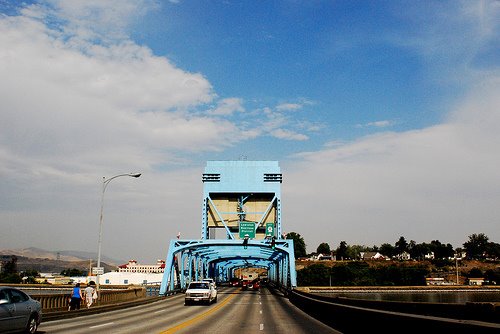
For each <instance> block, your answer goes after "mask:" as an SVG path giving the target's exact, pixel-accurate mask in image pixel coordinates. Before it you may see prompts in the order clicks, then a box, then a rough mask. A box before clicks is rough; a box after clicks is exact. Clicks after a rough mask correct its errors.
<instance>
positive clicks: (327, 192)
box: [0, 0, 500, 263]
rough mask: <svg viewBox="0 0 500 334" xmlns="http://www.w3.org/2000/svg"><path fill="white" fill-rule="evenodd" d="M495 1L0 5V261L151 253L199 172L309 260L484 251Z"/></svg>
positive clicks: (150, 256) (171, 229) (158, 249)
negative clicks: (235, 191) (272, 175)
mask: <svg viewBox="0 0 500 334" xmlns="http://www.w3.org/2000/svg"><path fill="white" fill-rule="evenodd" d="M499 18H500V2H498V1H486V0H484V1H472V0H467V1H456V0H452V1H340V0H339V1H333V0H331V1H320V0H317V1H316V0H310V1H300V0H283V1H243V0H242V1H236V0H234V1H233V0H220V1H219V0H212V1H194V0H171V1H159V0H158V1H154V0H103V1H101V0H70V1H62V0H46V1H42V0H40V1H14V0H11V1H9V0H0V117H1V121H0V228H1V233H0V249H17V248H26V247H38V248H42V249H46V250H53V251H61V250H80V251H95V252H97V246H98V245H97V244H98V231H99V210H100V204H101V194H102V184H103V177H106V178H109V177H112V176H114V175H119V174H123V173H131V172H134V173H135V172H140V173H142V176H141V177H140V178H131V177H121V178H118V179H114V180H113V181H112V182H110V183H109V184H108V187H107V189H106V192H105V200H104V215H103V217H104V220H103V231H102V253H103V254H105V255H106V256H109V257H112V258H115V259H119V260H125V261H126V260H129V259H136V260H138V261H139V262H141V263H154V262H155V261H156V259H164V258H165V257H166V254H167V251H168V245H169V242H170V240H171V239H174V238H175V237H176V235H177V233H179V232H180V233H181V238H182V239H199V238H200V231H201V216H202V210H201V207H202V196H203V183H202V182H201V176H202V174H203V170H204V167H205V165H206V161H208V160H240V159H246V160H275V161H279V164H280V167H281V171H282V174H283V184H282V229H283V231H284V232H285V233H287V232H296V233H299V234H300V235H301V236H302V237H303V238H304V240H305V242H306V244H307V251H308V252H313V251H315V250H316V248H317V246H318V245H319V244H320V243H322V242H327V243H328V244H329V245H330V246H331V248H336V247H338V245H339V243H340V242H341V241H346V242H347V244H349V245H366V246H373V245H381V244H382V243H390V244H394V243H395V242H396V241H397V240H398V239H399V237H400V236H403V237H405V239H406V240H407V241H410V240H414V241H415V242H417V243H422V242H430V241H432V240H439V241H441V242H442V243H451V244H452V245H453V246H454V247H462V244H463V243H464V242H466V241H467V240H468V236H469V235H471V234H473V233H484V234H486V236H488V237H489V239H490V241H493V242H500V228H499V226H500V168H499V166H500V149H499V147H500V67H499V65H500V19H499Z"/></svg>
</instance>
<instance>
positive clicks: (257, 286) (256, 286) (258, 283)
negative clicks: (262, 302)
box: [252, 280, 260, 290]
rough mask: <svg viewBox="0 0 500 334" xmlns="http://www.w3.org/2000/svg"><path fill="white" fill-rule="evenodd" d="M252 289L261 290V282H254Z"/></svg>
mask: <svg viewBox="0 0 500 334" xmlns="http://www.w3.org/2000/svg"><path fill="white" fill-rule="evenodd" d="M252 289H254V290H259V289H260V281H259V280H254V281H253V282H252Z"/></svg>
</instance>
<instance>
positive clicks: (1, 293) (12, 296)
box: [0, 287, 42, 333]
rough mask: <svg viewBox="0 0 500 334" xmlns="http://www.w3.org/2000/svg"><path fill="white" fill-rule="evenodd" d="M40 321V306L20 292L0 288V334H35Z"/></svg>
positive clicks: (13, 289)
mask: <svg viewBox="0 0 500 334" xmlns="http://www.w3.org/2000/svg"><path fill="white" fill-rule="evenodd" d="M41 321H42V305H41V304H40V302H39V301H37V300H34V299H33V298H31V297H30V296H29V295H27V294H26V293H24V292H22V291H21V290H18V289H15V288H10V287H0V333H7V332H9V333H10V332H22V331H24V332H26V333H35V332H36V330H37V328H38V325H40V322H41Z"/></svg>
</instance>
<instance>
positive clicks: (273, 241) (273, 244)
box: [271, 237, 276, 249]
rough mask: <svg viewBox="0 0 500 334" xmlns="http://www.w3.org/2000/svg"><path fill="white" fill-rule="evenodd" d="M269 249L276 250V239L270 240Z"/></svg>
mask: <svg viewBox="0 0 500 334" xmlns="http://www.w3.org/2000/svg"><path fill="white" fill-rule="evenodd" d="M271 248H272V249H276V237H273V238H272V239H271Z"/></svg>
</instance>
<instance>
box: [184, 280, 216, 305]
mask: <svg viewBox="0 0 500 334" xmlns="http://www.w3.org/2000/svg"><path fill="white" fill-rule="evenodd" d="M193 302H197V303H206V304H211V303H212V302H214V303H216V302H217V289H216V288H215V285H214V284H212V283H210V282H203V281H200V282H191V283H189V286H188V288H187V290H186V295H185V297H184V305H189V304H191V303H193Z"/></svg>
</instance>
